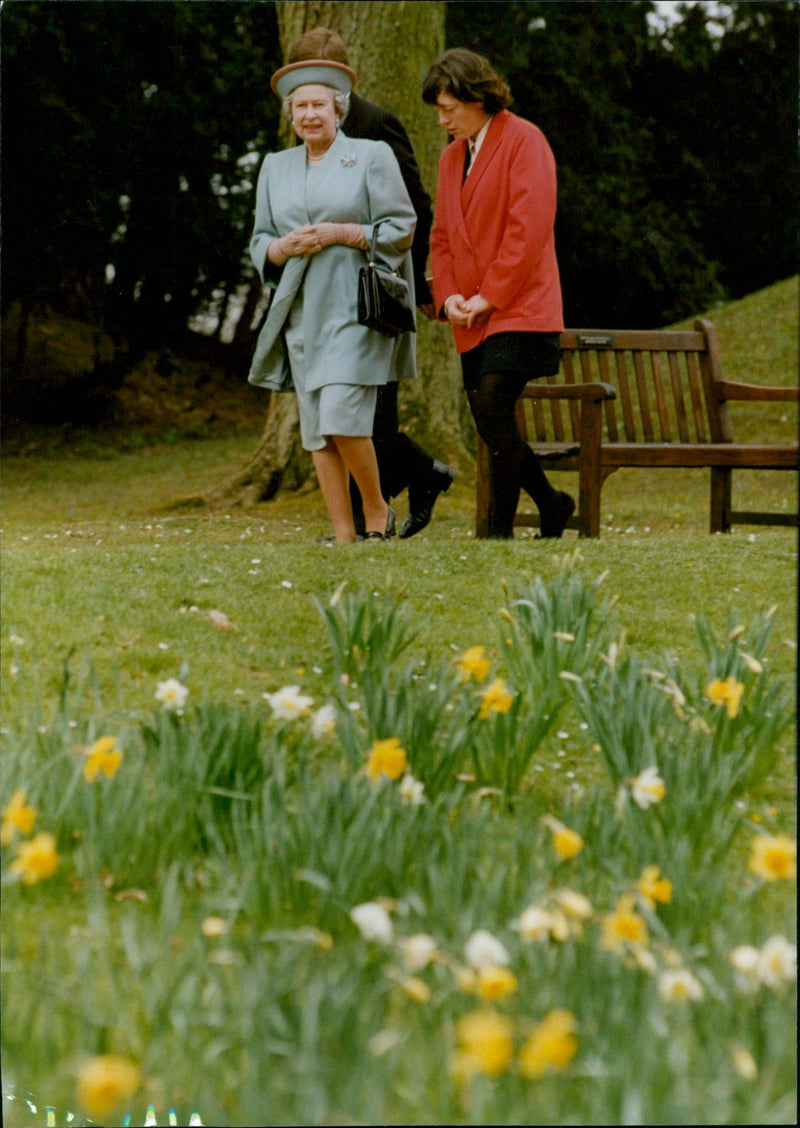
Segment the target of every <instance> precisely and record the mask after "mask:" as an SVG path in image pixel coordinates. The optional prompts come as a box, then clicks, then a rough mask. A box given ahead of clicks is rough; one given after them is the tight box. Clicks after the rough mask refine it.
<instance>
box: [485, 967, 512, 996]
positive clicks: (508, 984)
mask: <svg viewBox="0 0 800 1128" xmlns="http://www.w3.org/2000/svg"><path fill="white" fill-rule="evenodd" d="M476 986H477V993H478V994H479V995H480V997H481V998H482V999H485V1000H486V1002H487V1003H494V1002H497V1001H498V1000H499V999H505V998H506V996H508V995H513V994H514V992H515V991H516V990H517V987H518V986H519V984H518V982H517V977H516V975H514V972H513V971H509V969H508V968H507V967H482V968H481V969H480V970H479V971H478V980H477V985H476Z"/></svg>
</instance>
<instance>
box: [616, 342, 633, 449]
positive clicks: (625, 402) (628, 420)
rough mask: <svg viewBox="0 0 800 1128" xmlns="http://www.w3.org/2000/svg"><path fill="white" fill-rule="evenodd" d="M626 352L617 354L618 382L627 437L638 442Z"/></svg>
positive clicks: (631, 441)
mask: <svg viewBox="0 0 800 1128" xmlns="http://www.w3.org/2000/svg"><path fill="white" fill-rule="evenodd" d="M625 355H626V354H625V353H624V352H618V353H617V354H616V356H615V360H616V362H617V384H618V386H619V390H620V402H621V404H622V418H623V420H624V422H625V438H626V439H627V440H628V442H629V443H634V442H636V421H635V419H634V416H633V404H632V402H631V392H630V386H629V384H628V366H627V364H626V362H625Z"/></svg>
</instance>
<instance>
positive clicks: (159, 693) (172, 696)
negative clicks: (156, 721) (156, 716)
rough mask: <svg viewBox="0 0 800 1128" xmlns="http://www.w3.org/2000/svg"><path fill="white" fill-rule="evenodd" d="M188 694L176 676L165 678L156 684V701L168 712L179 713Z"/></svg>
mask: <svg viewBox="0 0 800 1128" xmlns="http://www.w3.org/2000/svg"><path fill="white" fill-rule="evenodd" d="M188 696H189V690H188V689H187V688H186V686H185V685H181V683H180V682H179V681H178V679H177V678H167V680H166V681H162V682H159V683H158V685H157V686H156V701H160V702H161V704H162V706H163V707H164V709H165V710H166V711H167V712H169V713H180V712H181V711H182V709H183V706H184V705H185V704H186V698H187V697H188Z"/></svg>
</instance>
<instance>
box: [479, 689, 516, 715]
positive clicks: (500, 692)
mask: <svg viewBox="0 0 800 1128" xmlns="http://www.w3.org/2000/svg"><path fill="white" fill-rule="evenodd" d="M479 696H480V698H481V704H480V708H479V709H478V717H479V718H480V719H481V720H482V721H485V720H486V718H487V717H488V716H489V714H490V713H507V712H508V710H509V709H510V708H511V704H512V702H513V700H514V697H513V695H512V694H511V693H509V692H508V686H507V685H506V683H505V682H504V681H503V679H502V678H495V679H494V681H493V682H492V684H491V685H489V686H487V687H486V689H484V690H483V691H482V693H480V694H479Z"/></svg>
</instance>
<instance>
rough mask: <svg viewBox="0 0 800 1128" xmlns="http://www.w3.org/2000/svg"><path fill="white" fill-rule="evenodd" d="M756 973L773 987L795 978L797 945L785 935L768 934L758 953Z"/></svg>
mask: <svg viewBox="0 0 800 1128" xmlns="http://www.w3.org/2000/svg"><path fill="white" fill-rule="evenodd" d="M756 975H757V976H758V978H759V980H760V981H761V982H762V983H764V984H765V985H766V986H767V987H772V988H773V989H775V988H778V987H780V986H781V985H782V984H783V983H786V982H788V981H789V980H792V979H796V978H797V945H796V944H792V943H791V942H790V941H789V940H787V939H786V937H785V936H770V938H769V940H767V941H766V942H765V943H764V944H763V945H762V947H761V951H760V952H759V953H758V962H757V964H756Z"/></svg>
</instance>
